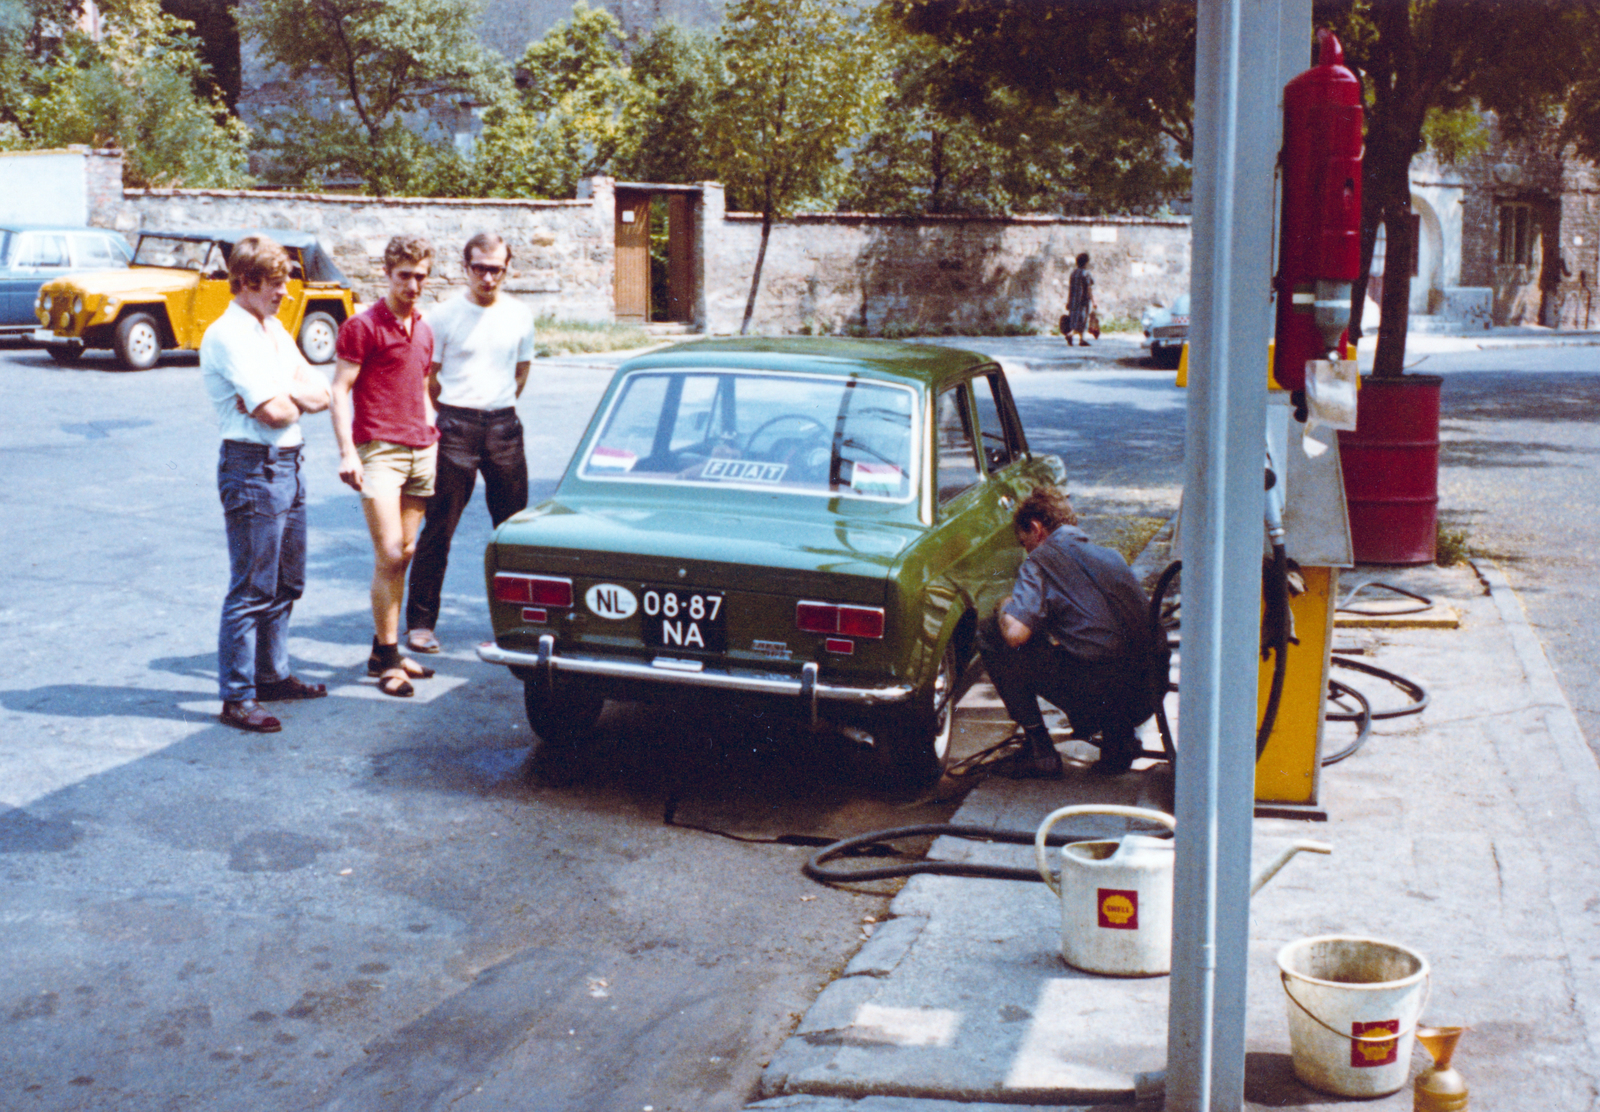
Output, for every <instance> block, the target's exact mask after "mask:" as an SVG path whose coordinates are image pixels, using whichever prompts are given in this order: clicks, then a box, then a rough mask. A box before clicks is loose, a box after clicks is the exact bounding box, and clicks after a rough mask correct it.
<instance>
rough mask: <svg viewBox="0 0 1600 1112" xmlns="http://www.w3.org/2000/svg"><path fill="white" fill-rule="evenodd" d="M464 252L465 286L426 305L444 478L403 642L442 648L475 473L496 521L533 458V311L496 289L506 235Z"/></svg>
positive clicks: (512, 503) (480, 239) (520, 505)
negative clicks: (525, 401) (442, 621)
mask: <svg viewBox="0 0 1600 1112" xmlns="http://www.w3.org/2000/svg"><path fill="white" fill-rule="evenodd" d="M462 261H463V262H464V263H465V264H466V270H467V289H466V292H465V293H463V294H461V295H460V296H458V297H452V298H450V299H449V300H447V301H442V302H440V303H439V304H438V305H435V306H434V307H433V308H432V309H430V310H429V311H428V323H429V324H431V325H432V326H433V333H434V337H435V340H436V342H437V344H438V347H437V348H436V349H435V351H434V356H433V370H432V374H431V376H430V377H429V380H428V384H429V389H430V391H431V392H432V396H433V399H434V401H435V402H436V403H437V409H438V421H439V480H438V486H437V489H436V490H435V492H434V496H433V499H432V500H431V501H430V502H429V503H428V515H427V520H426V521H425V522H424V523H423V526H422V536H421V537H419V538H418V540H417V558H416V561H415V562H414V563H413V564H412V566H411V598H410V600H409V601H408V602H407V603H406V629H407V631H408V632H407V634H406V644H407V646H408V647H410V648H411V650H412V651H414V652H419V653H436V652H438V651H439V639H438V637H437V636H435V634H434V628H435V626H436V625H437V624H438V621H439V607H440V596H441V594H442V592H443V590H444V573H445V568H446V567H447V566H448V564H449V561H450V541H451V539H452V538H454V536H455V532H456V526H457V525H458V524H459V523H460V521H461V513H462V511H463V510H465V509H466V508H467V503H468V502H470V501H471V500H472V488H473V486H474V485H475V484H476V482H477V478H478V473H479V472H480V471H481V472H482V473H483V493H484V500H485V501H486V502H487V503H488V505H489V520H490V521H491V522H493V523H494V524H495V525H496V526H498V525H499V524H500V523H501V522H502V521H504V520H506V518H508V517H510V516H511V515H512V514H514V513H517V512H519V511H521V510H523V509H526V508H527V505H528V459H527V456H526V455H525V454H524V451H523V446H522V422H521V421H520V420H518V418H517V410H516V403H517V398H519V397H521V395H522V389H523V387H525V386H526V385H527V384H528V369H529V367H530V366H531V365H532V360H533V350H534V317H533V312H532V310H530V309H529V308H528V307H527V306H526V305H524V304H522V302H520V301H517V300H516V299H514V298H511V297H508V296H505V295H503V294H502V293H501V292H500V283H501V282H502V281H503V280H504V279H505V276H506V270H507V269H508V268H509V267H510V265H511V248H510V247H509V246H507V245H506V242H505V240H503V239H501V238H500V237H499V236H497V235H495V234H494V233H492V232H482V233H480V234H478V235H475V236H473V237H472V238H471V239H470V240H468V241H467V245H466V248H465V249H464V250H463V251H462Z"/></svg>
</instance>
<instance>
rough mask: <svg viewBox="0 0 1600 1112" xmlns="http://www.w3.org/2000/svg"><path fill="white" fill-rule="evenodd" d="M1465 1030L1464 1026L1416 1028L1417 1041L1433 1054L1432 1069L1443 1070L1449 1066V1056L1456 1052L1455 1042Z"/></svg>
mask: <svg viewBox="0 0 1600 1112" xmlns="http://www.w3.org/2000/svg"><path fill="white" fill-rule="evenodd" d="M1465 1030H1466V1028H1465V1027H1418V1028H1417V1041H1418V1042H1419V1043H1421V1044H1422V1045H1423V1046H1424V1047H1426V1048H1427V1050H1428V1053H1429V1054H1431V1055H1432V1056H1433V1067H1434V1069H1436V1070H1440V1071H1443V1070H1447V1069H1449V1068H1450V1056H1451V1055H1452V1054H1454V1053H1455V1052H1456V1042H1457V1041H1458V1040H1459V1039H1460V1038H1461V1032H1463V1031H1465Z"/></svg>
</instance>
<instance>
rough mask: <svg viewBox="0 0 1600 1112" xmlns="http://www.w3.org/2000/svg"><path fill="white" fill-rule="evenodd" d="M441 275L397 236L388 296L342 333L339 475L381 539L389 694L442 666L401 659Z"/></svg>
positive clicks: (382, 643) (379, 635)
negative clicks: (426, 294)
mask: <svg viewBox="0 0 1600 1112" xmlns="http://www.w3.org/2000/svg"><path fill="white" fill-rule="evenodd" d="M432 269H433V247H432V245H430V244H429V243H428V241H427V240H425V239H421V238H419V237H417V236H395V237H394V238H393V239H391V240H390V241H389V245H388V246H387V247H386V248H384V252H383V273H384V276H385V278H386V279H387V281H388V284H389V286H388V290H387V291H386V292H385V293H384V296H383V300H382V301H379V302H377V303H375V304H374V305H373V306H372V307H371V308H370V309H367V310H366V311H365V312H362V313H358V314H356V315H355V316H353V317H351V318H350V319H349V320H347V321H345V322H344V325H343V326H342V327H341V328H340V329H339V342H338V347H337V349H336V350H337V355H338V367H337V369H336V370H335V371H334V376H333V405H332V408H333V434H334V436H335V437H336V438H337V439H338V441H339V478H341V479H343V480H344V481H345V483H346V484H348V485H349V486H350V487H352V488H354V489H355V490H356V491H359V492H360V494H361V508H362V510H363V511H364V512H365V513H366V516H367V530H368V532H370V533H371V534H372V551H373V569H372V624H373V628H374V633H373V637H372V655H371V656H370V657H369V658H368V659H367V674H368V675H369V676H377V677H378V690H379V691H381V692H383V693H384V694H385V695H396V696H400V697H406V696H409V695H411V694H413V688H412V686H411V681H412V680H413V679H426V678H427V677H429V676H431V675H433V669H431V668H424V667H423V666H422V665H420V664H418V663H417V662H416V661H414V660H410V659H408V658H406V657H403V656H401V655H400V645H399V641H400V602H401V599H402V598H403V597H404V595H405V587H406V567H407V566H408V565H409V564H410V563H411V556H412V553H413V552H414V551H415V550H416V544H417V527H418V526H419V525H421V523H422V513H423V510H424V509H425V508H426V507H427V504H428V498H429V496H430V495H432V494H433V484H434V457H435V454H436V452H437V450H438V445H437V441H438V439H439V434H438V431H437V430H436V429H434V427H433V412H432V410H433V407H432V405H431V404H430V402H429V400H428V369H429V367H431V366H432V364H433V333H432V331H431V330H430V329H429V327H428V324H427V322H426V321H424V320H423V319H422V315H421V314H420V313H418V312H417V298H418V297H419V296H420V295H421V293H422V284H423V283H424V282H426V281H427V280H428V274H429V272H430V271H431V270H432Z"/></svg>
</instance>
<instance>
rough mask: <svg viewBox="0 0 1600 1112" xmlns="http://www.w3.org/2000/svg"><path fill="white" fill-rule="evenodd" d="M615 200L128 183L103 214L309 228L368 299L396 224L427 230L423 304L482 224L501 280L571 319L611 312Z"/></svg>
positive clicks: (602, 192)
mask: <svg viewBox="0 0 1600 1112" xmlns="http://www.w3.org/2000/svg"><path fill="white" fill-rule="evenodd" d="M613 208H614V200H613V197H612V194H611V192H610V190H609V189H608V188H601V189H597V190H595V191H593V196H591V197H589V198H586V199H583V200H575V201H494V200H470V201H462V200H431V199H425V198H401V199H388V198H376V197H355V196H343V195H337V194H315V193H261V192H253V191H248V190H212V189H204V190H197V189H130V190H126V191H125V192H123V193H122V194H121V195H120V196H119V198H118V200H117V202H116V204H115V205H114V206H113V207H112V210H111V212H110V213H109V214H108V217H109V218H107V219H100V220H97V221H96V223H101V224H104V225H106V226H109V227H115V228H117V229H118V230H119V231H121V232H123V233H125V234H127V235H128V236H129V237H130V238H132V237H133V236H135V235H136V234H137V233H138V231H139V230H140V229H142V228H175V229H176V228H185V229H187V228H206V227H216V228H240V227H244V228H264V229H270V228H293V229H296V230H298V231H306V232H314V233H315V234H316V236H317V238H318V239H320V240H321V241H322V245H323V247H324V248H325V249H326V250H327V251H328V252H329V253H330V254H331V255H332V256H333V258H334V261H336V262H337V263H338V264H339V268H340V269H341V270H343V271H344V272H345V275H346V276H347V277H348V278H349V279H350V282H351V285H352V286H353V287H354V288H355V289H356V291H357V292H358V293H359V294H360V295H361V299H362V300H363V301H365V302H368V303H370V302H372V301H374V300H376V299H377V298H379V297H382V296H383V292H384V289H385V285H384V279H383V248H384V245H385V244H386V243H388V242H389V237H391V236H393V235H396V234H399V233H402V232H407V233H413V234H417V235H422V236H426V237H427V238H428V239H429V240H431V241H432V243H433V245H434V248H435V250H436V251H437V252H438V255H437V257H436V259H435V264H434V271H433V278H432V279H431V280H430V281H429V283H428V286H427V289H426V290H425V291H424V297H423V303H424V305H427V304H431V302H432V301H434V300H440V299H443V298H445V297H448V296H449V295H450V294H451V293H453V292H455V291H456V290H458V289H462V288H464V287H465V284H466V276H465V273H464V271H463V268H462V264H461V248H462V245H463V244H465V243H466V241H467V240H468V239H470V238H471V237H472V236H473V235H475V234H476V233H478V232H480V231H493V232H498V233H499V234H500V235H501V236H503V237H504V238H505V240H506V242H507V243H508V244H510V246H511V253H512V263H511V274H510V276H509V277H508V278H507V280H506V283H505V285H504V286H503V287H502V288H503V289H504V290H506V292H508V293H511V294H514V295H516V296H517V297H518V299H520V300H521V301H523V302H525V303H527V305H528V306H529V307H530V308H532V309H533V310H534V311H535V312H536V313H549V314H550V315H552V316H556V317H560V318H563V319H567V320H602V321H608V320H610V319H611V317H612V302H613V295H612V242H613V230H612V220H613Z"/></svg>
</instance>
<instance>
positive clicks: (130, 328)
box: [111, 313, 161, 371]
mask: <svg viewBox="0 0 1600 1112" xmlns="http://www.w3.org/2000/svg"><path fill="white" fill-rule="evenodd" d="M111 340H112V345H111V346H112V347H114V348H115V349H116V352H117V358H118V359H119V360H120V361H121V362H122V365H123V366H124V367H125V368H127V369H128V370H130V371H148V370H149V369H150V368H151V367H154V366H155V365H156V360H158V359H160V358H161V326H160V325H158V324H157V323H156V318H155V317H153V316H151V315H150V314H149V313H129V314H128V315H127V316H125V317H123V318H122V319H121V320H120V321H118V322H117V330H116V332H114V333H113V334H112V337H111Z"/></svg>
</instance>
